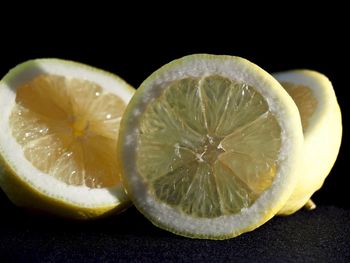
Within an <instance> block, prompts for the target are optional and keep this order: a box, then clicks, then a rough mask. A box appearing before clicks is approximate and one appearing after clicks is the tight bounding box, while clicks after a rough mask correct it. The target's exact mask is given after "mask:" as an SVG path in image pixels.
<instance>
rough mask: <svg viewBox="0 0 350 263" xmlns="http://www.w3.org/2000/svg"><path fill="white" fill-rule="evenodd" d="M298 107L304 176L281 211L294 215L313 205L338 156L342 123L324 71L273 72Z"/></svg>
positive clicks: (302, 172) (332, 91)
mask: <svg viewBox="0 0 350 263" xmlns="http://www.w3.org/2000/svg"><path fill="white" fill-rule="evenodd" d="M274 77H275V78H276V79H277V80H278V81H280V83H281V84H282V86H283V87H284V88H285V89H286V90H287V92H288V93H289V94H290V96H291V97H292V98H293V99H294V101H295V103H296V105H297V106H298V109H299V112H300V116H301V122H302V126H303V132H304V150H303V158H302V160H301V162H302V168H301V174H302V175H301V177H300V179H299V182H298V183H297V185H296V187H295V190H294V192H293V193H292V195H291V197H290V198H289V199H288V201H287V203H286V204H285V206H284V207H283V208H282V209H281V211H280V212H279V214H284V215H288V214H292V213H294V212H295V211H297V210H299V209H300V208H301V207H303V206H304V205H306V207H307V208H311V209H312V208H314V207H315V205H314V204H313V202H312V201H311V200H310V197H311V196H312V194H313V193H314V192H315V191H317V190H318V189H320V188H321V186H322V184H323V182H324V180H325V178H326V177H327V175H328V174H329V172H330V170H331V169H332V166H333V164H334V162H335V160H336V158H337V155H338V152H339V148H340V143H341V137H342V123H341V113H340V108H339V105H338V102H337V98H336V96H335V93H334V90H333V87H332V84H331V82H330V81H329V80H328V78H327V77H326V76H324V75H323V74H321V73H318V72H315V71H311V70H292V71H286V72H281V73H276V74H274Z"/></svg>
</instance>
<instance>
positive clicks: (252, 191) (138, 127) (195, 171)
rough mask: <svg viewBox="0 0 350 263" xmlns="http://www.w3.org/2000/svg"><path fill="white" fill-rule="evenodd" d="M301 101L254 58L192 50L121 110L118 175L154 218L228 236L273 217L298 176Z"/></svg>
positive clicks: (184, 231)
mask: <svg viewBox="0 0 350 263" xmlns="http://www.w3.org/2000/svg"><path fill="white" fill-rule="evenodd" d="M302 142H303V136H302V128H301V122H300V117H299V113H298V109H297V107H296V105H295V103H294V102H293V100H292V99H291V97H290V96H289V95H288V94H287V92H286V91H285V90H284V89H283V88H282V87H281V86H280V84H279V83H278V82H277V81H276V80H275V79H274V78H273V77H272V76H270V75H269V74H268V73H266V72H265V71H264V70H262V69H261V68H259V67H258V66H256V65H255V64H253V63H251V62H249V61H247V60H245V59H242V58H239V57H231V56H217V55H205V54H199V55H191V56H187V57H184V58H181V59H178V60H175V61H173V62H171V63H169V64H167V65H165V66H163V67H162V68H161V69H159V70H157V71H156V72H154V73H153V74H152V75H151V76H150V77H148V78H147V79H146V80H145V81H144V82H143V83H142V85H141V87H140V88H139V89H138V90H137V91H136V93H135V95H134V97H133V98H132V99H131V101H130V104H128V106H127V108H126V111H125V115H124V117H123V120H122V123H121V128H120V134H119V142H118V151H119V158H118V159H119V160H120V162H121V171H122V179H123V182H124V183H125V186H126V188H127V191H128V193H129V194H130V197H131V198H132V200H133V202H134V204H135V206H136V207H137V208H138V209H139V210H140V211H141V212H142V213H143V214H144V215H145V216H146V217H147V218H149V219H150V220H151V221H152V222H153V223H154V224H155V225H157V226H159V227H161V228H164V229H166V230H169V231H171V232H174V233H176V234H179V235H183V236H187V237H193V238H209V239H225V238H230V237H234V236H237V235H239V234H241V233H244V232H246V231H250V230H253V229H255V228H256V227H258V226H260V225H261V224H263V223H264V222H266V221H267V220H268V219H270V218H271V217H272V216H274V215H275V214H276V213H277V212H278V211H279V210H280V209H281V208H282V206H283V205H284V203H285V202H286V200H287V199H288V197H289V196H290V194H291V192H292V191H293V188H294V186H295V183H296V182H297V180H298V161H299V160H298V158H299V156H300V155H301V147H302Z"/></svg>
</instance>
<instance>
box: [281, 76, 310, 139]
mask: <svg viewBox="0 0 350 263" xmlns="http://www.w3.org/2000/svg"><path fill="white" fill-rule="evenodd" d="M281 85H282V86H283V88H284V89H285V90H286V91H287V92H288V94H289V95H290V96H291V97H292V99H293V100H294V102H295V104H296V105H297V107H298V110H299V114H300V119H301V124H302V127H303V132H304V133H305V131H306V130H307V128H308V127H309V119H310V117H311V116H312V115H313V114H314V112H315V110H316V107H317V100H316V98H315V96H314V95H313V92H312V90H311V89H310V88H309V87H307V86H305V85H300V84H294V83H291V82H281Z"/></svg>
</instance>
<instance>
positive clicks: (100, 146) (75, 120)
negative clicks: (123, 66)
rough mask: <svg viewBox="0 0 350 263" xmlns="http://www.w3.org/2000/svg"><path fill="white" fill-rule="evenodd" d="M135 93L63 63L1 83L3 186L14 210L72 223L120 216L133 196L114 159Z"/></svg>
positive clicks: (28, 67) (25, 68) (21, 70)
mask: <svg viewBox="0 0 350 263" xmlns="http://www.w3.org/2000/svg"><path fill="white" fill-rule="evenodd" d="M133 93H134V89H133V88H131V87H130V86H129V85H128V84H127V83H125V82H124V81H123V80H121V79H120V78H119V77H117V76H115V75H112V74H110V73H107V72H104V71H101V70H98V69H95V68H92V67H89V66H86V65H83V64H79V63H75V62H70V61H64V60H59V59H37V60H31V61H27V62H25V63H23V64H20V65H19V66H17V67H15V68H14V69H12V70H11V71H10V72H9V73H8V74H7V75H6V76H5V77H4V78H3V79H2V81H1V83H0V105H1V107H2V108H1V112H0V126H1V133H0V157H1V158H0V163H1V164H2V167H3V170H4V171H3V172H2V173H1V175H0V185H1V187H2V189H3V190H4V192H5V193H6V194H7V195H8V197H9V198H10V199H11V200H12V201H13V202H14V203H15V204H17V205H20V206H24V207H28V208H32V209H37V210H41V211H47V212H51V213H53V214H58V215H62V216H65V217H73V218H92V217H97V216H101V215H104V214H106V213H109V212H112V211H115V210H120V209H122V208H124V207H125V206H126V205H127V204H128V203H129V201H128V198H127V196H126V194H125V192H124V190H123V186H122V185H121V181H120V174H119V170H120V169H119V167H118V161H117V159H116V151H117V149H116V148H117V138H118V131H119V123H120V119H121V116H122V113H123V112H124V109H125V107H126V105H127V103H128V101H129V100H130V98H131V96H132V95H133Z"/></svg>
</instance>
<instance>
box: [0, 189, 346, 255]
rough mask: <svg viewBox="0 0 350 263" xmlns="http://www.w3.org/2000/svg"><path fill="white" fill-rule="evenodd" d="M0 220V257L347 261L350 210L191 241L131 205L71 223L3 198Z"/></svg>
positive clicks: (321, 211)
mask: <svg viewBox="0 0 350 263" xmlns="http://www.w3.org/2000/svg"><path fill="white" fill-rule="evenodd" d="M0 201H1V202H0V204H1V206H2V207H5V210H7V213H6V214H2V216H1V219H0V262H7V261H9V262H77V261H78V262H113V261H129V260H132V261H137V262H154V261H159V262H164V261H167V262H169V261H170V262H178V261H185V262H191V261H198V262H201V261H212V262H226V261H236V260H239V262H251V261H252V260H253V261H255V262H349V260H350V250H349V236H350V225H349V222H350V211H349V210H345V209H341V208H337V207H334V206H320V207H318V208H317V209H316V210H314V211H304V210H302V211H299V212H298V213H296V214H294V215H292V216H289V217H275V218H273V219H272V220H270V221H269V222H268V223H266V224H265V225H263V226H262V227H260V228H258V229H256V230H254V231H253V232H250V233H246V234H243V235H241V236H239V237H237V238H234V239H231V240H224V241H210V240H193V239H188V238H183V237H180V236H176V235H173V234H171V233H168V232H166V231H163V230H161V229H159V228H157V227H155V226H153V225H152V224H151V223H150V222H149V221H147V219H145V218H144V217H143V216H142V215H141V214H140V213H139V212H138V211H137V210H136V209H135V208H130V209H129V210H127V211H126V212H124V213H123V214H120V215H118V216H114V217H111V218H108V219H102V220H98V221H93V222H72V221H63V220H59V219H53V218H46V217H43V216H38V215H31V214H28V213H26V212H24V211H21V210H19V209H17V208H16V207H14V206H12V205H11V204H9V203H8V202H7V201H6V200H5V197H4V196H3V195H0Z"/></svg>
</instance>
